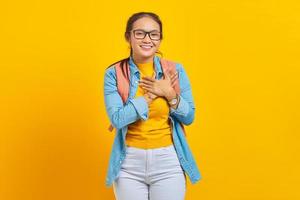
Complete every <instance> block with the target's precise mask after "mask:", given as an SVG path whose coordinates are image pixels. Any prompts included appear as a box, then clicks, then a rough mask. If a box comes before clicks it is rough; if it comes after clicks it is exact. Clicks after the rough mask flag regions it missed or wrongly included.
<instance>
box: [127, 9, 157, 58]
mask: <svg viewBox="0 0 300 200" xmlns="http://www.w3.org/2000/svg"><path fill="white" fill-rule="evenodd" d="M143 17H150V18H151V19H153V20H154V21H156V22H157V23H158V25H159V29H160V32H161V38H160V39H161V40H162V39H163V30H162V22H161V20H160V18H159V16H158V15H157V14H155V13H152V12H138V13H134V14H133V15H131V17H129V19H128V21H127V25H126V31H125V34H124V36H125V39H126V40H127V41H128V40H129V37H130V31H131V30H132V28H133V24H134V22H135V21H137V20H138V19H140V18H143ZM156 53H158V54H160V55H161V56H162V52H160V51H157V52H156ZM130 55H132V48H130Z"/></svg>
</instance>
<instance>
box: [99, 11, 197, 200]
mask: <svg viewBox="0 0 300 200" xmlns="http://www.w3.org/2000/svg"><path fill="white" fill-rule="evenodd" d="M162 38H163V34H162V22H161V20H160V18H159V17H158V16H157V15H156V14H154V13H150V12H140V13H135V14H133V15H132V16H131V17H130V18H129V19H128V22H127V26H126V31H125V39H126V41H127V42H128V43H129V44H130V47H131V51H130V56H129V57H128V58H125V59H123V60H121V61H118V62H116V63H114V64H112V65H110V66H109V67H108V68H107V69H106V72H105V77H104V97H105V106H106V112H107V114H108V116H109V119H110V121H111V123H112V126H111V127H112V128H113V127H115V128H116V131H117V134H116V136H115V137H116V138H115V141H114V144H113V149H112V152H111V156H110V161H109V167H108V173H107V178H106V185H107V186H110V185H113V188H114V193H115V196H116V199H117V200H148V199H150V200H163V199H172V200H183V199H184V197H185V192H186V174H187V175H188V177H189V178H190V180H191V182H192V183H196V182H197V181H198V180H199V179H200V178H201V175H200V172H199V170H198V167H197V165H196V162H195V160H194V158H193V155H192V152H191V151H190V148H189V146H188V144H187V141H186V139H185V132H184V125H189V124H191V123H192V122H193V120H194V114H195V107H194V101H193V96H192V91H191V86H190V82H189V79H188V76H187V74H186V73H185V70H184V68H183V66H182V65H181V64H180V63H176V62H173V61H169V60H166V59H163V58H160V57H158V56H157V55H155V54H156V53H158V52H159V46H160V43H161V41H162ZM181 88H184V90H181Z"/></svg>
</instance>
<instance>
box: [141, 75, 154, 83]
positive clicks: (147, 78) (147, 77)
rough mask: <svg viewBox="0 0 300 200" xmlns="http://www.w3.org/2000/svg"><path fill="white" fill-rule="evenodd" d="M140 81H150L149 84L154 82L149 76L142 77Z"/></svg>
mask: <svg viewBox="0 0 300 200" xmlns="http://www.w3.org/2000/svg"><path fill="white" fill-rule="evenodd" d="M142 80H147V81H151V82H154V81H155V79H154V78H151V77H149V76H145V77H143V78H142Z"/></svg>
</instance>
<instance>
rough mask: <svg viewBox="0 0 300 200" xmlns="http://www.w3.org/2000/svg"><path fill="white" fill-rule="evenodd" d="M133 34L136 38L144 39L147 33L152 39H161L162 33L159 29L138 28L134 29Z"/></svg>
mask: <svg viewBox="0 0 300 200" xmlns="http://www.w3.org/2000/svg"><path fill="white" fill-rule="evenodd" d="M132 32H133V36H134V37H135V39H144V38H145V37H146V35H149V37H150V39H151V40H160V39H161V33H160V32H159V31H156V30H154V31H144V30H142V29H136V30H133V31H132Z"/></svg>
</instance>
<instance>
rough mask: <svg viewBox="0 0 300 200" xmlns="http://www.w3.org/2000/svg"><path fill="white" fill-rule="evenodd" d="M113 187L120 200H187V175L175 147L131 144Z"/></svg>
mask: <svg viewBox="0 0 300 200" xmlns="http://www.w3.org/2000/svg"><path fill="white" fill-rule="evenodd" d="M113 189H114V194H115V197H116V199H117V200H184V198H185V192H186V175H185V173H184V171H183V169H182V168H181V165H180V163H179V160H178V157H177V154H176V151H175V148H174V146H173V145H170V146H168V147H161V148H155V149H140V148H136V147H128V151H127V154H126V157H125V159H124V161H123V163H122V165H121V170H120V174H119V176H118V178H117V179H116V180H115V181H114V182H113Z"/></svg>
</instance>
